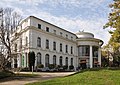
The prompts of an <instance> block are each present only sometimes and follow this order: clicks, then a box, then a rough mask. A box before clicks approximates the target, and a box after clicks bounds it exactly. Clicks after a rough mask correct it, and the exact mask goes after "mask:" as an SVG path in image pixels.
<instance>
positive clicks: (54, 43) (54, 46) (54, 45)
mask: <svg viewBox="0 0 120 85" xmlns="http://www.w3.org/2000/svg"><path fill="white" fill-rule="evenodd" d="M53 50H56V42H53Z"/></svg>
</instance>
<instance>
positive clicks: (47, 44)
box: [46, 39, 49, 49]
mask: <svg viewBox="0 0 120 85" xmlns="http://www.w3.org/2000/svg"><path fill="white" fill-rule="evenodd" d="M46 49H49V40H48V39H46Z"/></svg>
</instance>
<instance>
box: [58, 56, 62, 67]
mask: <svg viewBox="0 0 120 85" xmlns="http://www.w3.org/2000/svg"><path fill="white" fill-rule="evenodd" d="M59 64H60V66H62V56H60V59H59Z"/></svg>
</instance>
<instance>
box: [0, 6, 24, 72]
mask: <svg viewBox="0 0 120 85" xmlns="http://www.w3.org/2000/svg"><path fill="white" fill-rule="evenodd" d="M21 19H22V18H21V15H19V14H18V13H17V12H16V11H14V10H13V9H12V8H4V9H3V8H0V42H1V43H0V44H2V45H1V46H0V48H1V54H2V55H3V56H4V58H5V59H4V61H3V64H2V65H1V67H0V68H1V69H2V70H5V66H6V65H7V63H8V61H10V62H11V58H12V52H11V51H12V49H11V48H12V44H13V42H11V34H12V32H13V31H15V30H16V29H17V26H18V25H19V22H20V21H21Z"/></svg>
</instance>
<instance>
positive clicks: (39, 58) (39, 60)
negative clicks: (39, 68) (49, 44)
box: [37, 52, 42, 65]
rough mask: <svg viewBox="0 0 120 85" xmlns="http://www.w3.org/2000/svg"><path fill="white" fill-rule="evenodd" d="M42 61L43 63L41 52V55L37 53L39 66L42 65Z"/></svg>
mask: <svg viewBox="0 0 120 85" xmlns="http://www.w3.org/2000/svg"><path fill="white" fill-rule="evenodd" d="M41 61H42V60H41V53H40V52H39V53H37V65H39V64H42V62H41Z"/></svg>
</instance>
